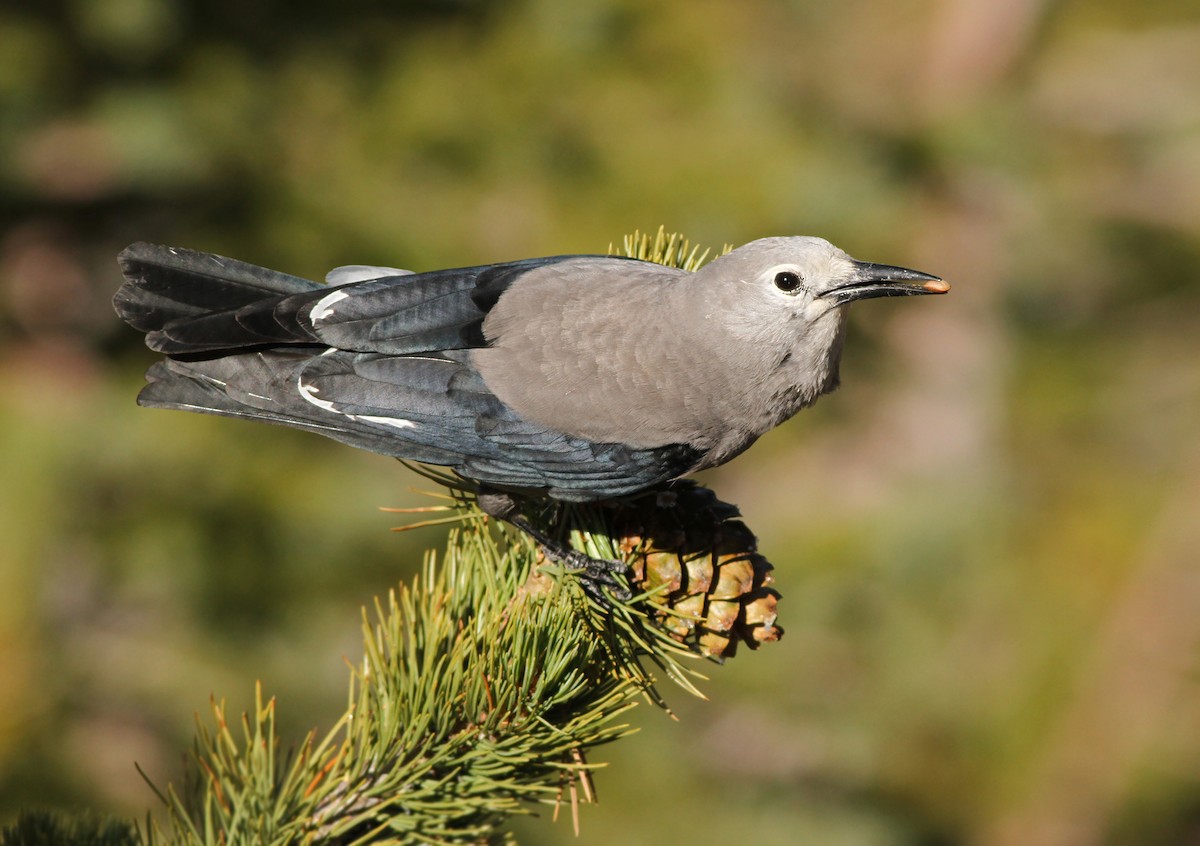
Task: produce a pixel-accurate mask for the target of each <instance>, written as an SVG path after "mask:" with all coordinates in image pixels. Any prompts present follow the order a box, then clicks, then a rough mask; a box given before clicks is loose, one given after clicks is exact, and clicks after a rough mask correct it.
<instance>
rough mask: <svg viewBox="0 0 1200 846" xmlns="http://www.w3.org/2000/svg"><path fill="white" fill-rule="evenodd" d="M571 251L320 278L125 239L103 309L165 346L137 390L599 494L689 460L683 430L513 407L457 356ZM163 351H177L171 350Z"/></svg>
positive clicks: (664, 475) (569, 495)
mask: <svg viewBox="0 0 1200 846" xmlns="http://www.w3.org/2000/svg"><path fill="white" fill-rule="evenodd" d="M570 258H573V257H571V256H555V257H550V258H542V259H528V260H525V261H517V262H510V263H507V264H499V265H488V266H483V267H468V268H458V269H453V270H442V271H435V272H432V273H420V274H412V275H404V276H389V277H382V278H378V279H368V280H364V281H359V282H351V283H349V284H346V285H342V286H338V287H331V286H323V285H318V284H316V283H314V282H310V281H308V280H305V279H301V278H298V277H295V276H289V275H287V274H283V273H277V272H275V271H271V270H267V269H265V268H260V267H255V266H254V265H250V264H246V263H244V262H239V261H234V260H232V259H226V258H222V257H220V256H213V255H209V254H206V253H198V252H194V251H191V250H179V249H173V248H168V247H156V246H153V245H148V244H135V245H134V246H132V247H130V248H129V249H127V250H126V251H125V252H123V253H122V254H121V259H120V262H121V267H122V270H123V271H124V272H125V276H126V280H127V281H126V282H125V284H124V285H123V286H122V287H121V289H120V290H119V291H118V292H117V295H116V297H115V298H114V304H115V306H116V309H117V312H118V313H119V314H120V315H121V317H122V318H124V319H125V320H126V321H127V322H129V323H130V324H131V325H132V326H134V327H135V328H137V329H140V330H141V331H143V332H146V333H147V343H148V344H149V345H150V346H151V347H152V348H153V349H157V350H159V351H161V352H164V353H167V354H168V355H169V356H171V357H169V358H168V359H167V360H166V361H163V362H160V363H158V364H156V365H154V366H153V367H151V368H150V370H149V372H148V373H147V379H148V381H149V384H148V385H147V386H146V387H145V388H144V389H143V391H142V393H141V395H140V396H139V398H138V400H139V402H140V403H141V404H143V405H148V406H157V407H164V408H180V409H187V410H191V411H200V412H204V413H210V414H218V415H224V416H229V417H240V418H248V419H257V420H264V421H267V422H271V423H277V424H281V425H284V426H291V427H294V428H298V429H303V430H307V431H311V432H316V433H318V434H322V435H325V436H326V437H330V438H333V439H335V440H338V441H341V442H343V443H347V444H350V445H352V446H356V447H359V448H361V449H366V450H370V451H372V452H377V453H382V454H384V455H391V456H396V457H398V458H405V459H410V460H414V461H423V462H428V463H431V464H441V465H446V466H449V467H453V468H454V469H455V470H456V471H457V472H458V473H460V474H461V475H463V476H465V477H467V478H471V479H476V480H478V481H480V482H485V483H488V484H492V485H496V486H499V487H507V488H519V489H537V490H542V491H547V492H549V493H550V494H551V495H552V496H555V497H557V498H559V499H565V500H589V499H602V498H607V497H611V496H618V495H621V494H627V493H632V492H634V491H637V490H641V489H643V488H645V487H648V486H650V485H653V484H656V483H658V482H662V481H666V480H668V479H673V478H675V477H677V476H680V475H683V474H684V473H686V472H688V471H689V470H690V469H691V468H692V467H694V466H696V464H697V463H698V461H699V458H700V454H699V453H698V452H697V451H696V450H695V449H693V448H691V447H688V446H686V445H667V446H664V447H660V448H656V449H641V450H638V449H631V448H629V447H626V446H624V445H622V444H598V443H595V442H592V441H588V440H585V439H582V438H575V437H571V436H569V435H566V434H563V433H562V432H558V431H555V430H552V429H548V428H546V427H544V426H540V425H538V424H536V423H531V422H530V421H527V420H524V419H522V418H521V417H519V416H518V415H517V414H516V413H515V412H514V411H513V410H512V409H511V408H509V407H508V406H506V405H505V404H504V403H503V402H502V401H501V400H500V399H499V398H497V397H496V396H495V395H494V394H493V393H492V392H491V391H490V390H489V389H488V387H487V385H486V384H485V383H484V381H483V379H482V378H481V377H480V375H479V373H478V372H477V371H476V370H475V369H474V367H473V366H472V364H471V360H470V354H469V350H470V349H471V348H473V347H478V346H482V345H483V344H484V343H485V341H484V338H483V333H482V328H481V326H482V322H483V319H484V318H485V317H486V315H487V313H488V311H489V310H490V309H491V308H492V306H494V305H495V303H496V302H497V301H498V299H499V298H500V296H501V295H502V294H503V293H504V291H506V290H508V288H509V287H510V286H511V285H512V284H513V283H514V282H515V281H516V280H517V279H519V278H520V277H521V275H522V274H525V273H527V272H529V271H530V270H533V269H536V268H539V267H544V266H547V265H550V264H554V263H557V262H561V261H565V260H567V259H570ZM179 356H186V359H184V358H180V357H179Z"/></svg>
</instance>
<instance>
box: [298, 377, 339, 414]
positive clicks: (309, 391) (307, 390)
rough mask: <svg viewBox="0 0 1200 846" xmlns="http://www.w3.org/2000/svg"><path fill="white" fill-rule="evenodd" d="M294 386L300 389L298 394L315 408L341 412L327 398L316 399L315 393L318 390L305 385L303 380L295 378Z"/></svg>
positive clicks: (336, 412)
mask: <svg viewBox="0 0 1200 846" xmlns="http://www.w3.org/2000/svg"><path fill="white" fill-rule="evenodd" d="M296 387H297V388H299V390H300V396H302V397H304V398H305V399H306V400H308V401H309V402H311V403H312V404H313V405H315V406H316V407H317V408H323V409H325V410H326V411H332V412H333V413H335V414H340V413H341V412H339V411H338V410H337V409H336V408H334V407H333V403H331V402H330V401H329V400H323V399H318V398H317V396H316V395H317V394H318V393H319V391H318V390H317V389H316V388H314V387H313V386H312V385H306V384H304V382H303V381H301V380H296Z"/></svg>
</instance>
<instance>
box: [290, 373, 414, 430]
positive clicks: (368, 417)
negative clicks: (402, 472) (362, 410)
mask: <svg viewBox="0 0 1200 846" xmlns="http://www.w3.org/2000/svg"><path fill="white" fill-rule="evenodd" d="M296 387H297V388H298V389H299V391H300V396H302V397H304V399H306V400H308V401H309V402H311V403H312V404H313V405H315V406H316V407H317V408H321V409H324V410H325V411H332V412H333V413H334V414H340V415H342V416H343V417H346V418H348V419H350V420H356V421H357V420H365V421H366V422H368V423H378V424H380V425H383V426H391V427H393V428H395V429H415V428H416V426H417V424H416V423H414V422H413V421H411V420H405V419H404V418H403V417H383V416H380V415H375V414H347V413H346V412H344V411H341V410H340V409H338V408H335V407H334V404H333V403H332V402H330V401H329V400H323V399H321V398H320V397H318V396H317V394H319V393H320V390H319V389H318V388H314V387H313V386H312V385H306V384H304V382H303V381H302V380H297V381H296Z"/></svg>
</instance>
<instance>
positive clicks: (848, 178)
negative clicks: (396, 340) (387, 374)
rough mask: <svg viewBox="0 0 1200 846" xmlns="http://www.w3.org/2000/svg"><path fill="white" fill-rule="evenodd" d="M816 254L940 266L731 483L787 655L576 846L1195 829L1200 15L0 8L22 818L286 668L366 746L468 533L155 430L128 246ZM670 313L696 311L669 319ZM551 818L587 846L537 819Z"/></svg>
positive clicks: (641, 773) (391, 472)
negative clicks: (774, 242) (635, 241)
mask: <svg viewBox="0 0 1200 846" xmlns="http://www.w3.org/2000/svg"><path fill="white" fill-rule="evenodd" d="M659 224H666V225H667V227H668V229H671V230H680V231H682V232H684V233H685V234H687V235H688V236H689V237H691V238H692V239H694V240H696V241H699V242H701V243H704V244H709V245H712V246H714V247H720V246H721V245H722V244H724V243H726V242H730V243H734V244H738V243H742V242H744V241H747V240H750V239H752V238H755V237H759V236H763V235H768V234H795V233H810V234H821V235H824V236H826V237H828V238H829V239H830V240H833V241H834V242H835V243H838V244H839V245H841V246H843V247H845V248H846V249H847V250H848V251H850V252H851V253H852V254H853V255H855V256H857V257H860V258H863V259H869V260H874V261H882V262H887V263H894V264H904V265H909V266H913V267H917V268H921V269H923V270H927V271H930V272H934V273H938V274H941V275H944V276H945V277H946V278H948V279H949V280H951V281H952V282H953V283H954V285H955V287H954V291H953V293H952V294H951V295H950V296H949V297H943V298H938V299H936V300H932V299H928V300H927V299H922V300H904V301H874V302H869V303H865V304H862V305H860V306H856V307H855V308H854V312H853V314H852V316H851V323H852V327H851V338H850V341H849V344H848V350H847V354H846V360H845V362H844V365H843V382H844V387H843V388H842V389H841V390H840V391H839V392H838V393H837V394H835V395H834V396H833V397H830V398H827V399H825V400H823V401H822V402H821V403H820V404H819V405H818V406H817V407H816V408H814V409H812V410H811V411H809V412H806V413H804V414H802V415H800V417H799V418H798V419H796V420H795V421H793V422H791V423H789V424H788V425H786V426H784V427H783V428H782V429H780V430H778V431H776V432H774V433H772V434H771V435H769V436H767V437H765V438H764V439H763V440H762V442H761V443H760V444H759V445H758V446H756V447H755V448H754V449H753V450H751V451H750V452H749V453H748V454H746V455H745V456H743V457H741V458H739V459H738V460H737V461H736V462H734V463H733V465H732V466H728V467H726V468H722V469H720V470H719V471H716V472H712V473H710V474H709V475H708V477H707V480H706V481H708V482H710V483H711V484H713V485H714V486H715V487H716V488H717V490H718V491H719V492H720V493H721V494H722V496H723V497H724V498H725V499H727V500H731V501H734V502H737V503H738V504H739V505H740V506H741V508H742V510H743V512H744V513H745V515H746V517H747V520H748V522H749V523H750V525H751V526H752V527H753V528H754V529H755V530H756V531H757V532H758V534H759V536H760V539H761V547H762V549H763V551H764V552H766V553H767V554H768V555H769V557H770V558H771V559H772V560H773V561H774V562H775V564H776V566H777V569H778V584H779V587H780V588H781V590H782V591H783V594H784V601H783V603H782V605H781V614H782V617H781V620H782V622H783V624H784V625H785V627H786V628H787V636H786V638H785V639H784V640H783V642H782V643H780V644H778V645H772V646H770V648H765V649H763V650H761V651H759V652H757V653H745V652H743V653H742V654H740V655H739V656H738V657H737V658H736V659H735V660H734V661H732V662H730V663H728V664H727V665H725V666H723V667H715V666H714V667H712V668H711V676H712V680H711V682H710V683H709V684H708V685H707V687H706V690H707V692H708V694H709V695H710V697H711V701H709V702H700V701H694V700H690V699H689V698H688V697H687V695H686V694H684V693H682V692H676V693H674V694H671V693H670V691H667V692H668V695H669V696H670V698H671V701H672V703H673V705H674V706H675V708H676V710H677V712H678V715H679V717H680V719H679V720H678V721H677V722H675V721H672V720H670V719H668V718H667V717H665V716H664V715H663V714H661V713H659V712H657V711H655V710H654V709H652V708H649V707H645V708H640V709H638V712H637V713H636V714H635V716H634V720H635V722H636V723H637V724H639V725H640V726H642V729H643V730H642V732H641V733H640V734H638V735H637V736H636V737H634V738H632V739H629V740H625V741H623V742H622V743H620V744H616V745H614V746H612V747H609V748H608V749H605V750H602V752H603V753H605V754H603V755H602V756H597V757H603V758H604V759H606V760H609V761H611V766H610V767H609V768H608V769H607V770H605V771H603V772H602V773H600V774H599V776H598V779H597V781H598V787H599V792H600V798H601V804H600V805H599V806H598V807H588V808H585V809H584V810H583V815H582V825H583V834H582V836H581V837H580V838H579V840H578V841H575V842H578V843H580V844H599V843H628V844H649V843H660V842H664V841H666V842H671V841H674V840H680V839H683V838H688V839H691V838H696V839H701V840H704V841H707V842H745V843H755V844H785V843H786V844H794V843H805V844H808V843H812V844H831V845H832V846H841V845H842V844H846V846H852V845H853V846H860V845H861V846H877V845H878V846H882V845H883V844H928V845H929V846H933V844H983V845H984V846H1016V844H1022V846H1024V845H1026V844H1032V846H1039V845H1040V844H1129V846H1135V845H1136V846H1155V845H1156V844H1181V843H1200V684H1198V677H1200V676H1198V673H1200V663H1198V661H1197V658H1198V650H1197V647H1198V646H1200V273H1198V267H1200V10H1198V9H1197V7H1196V5H1195V4H1193V3H1187V2H1179V0H1138V2H1134V0H1063V2H1049V0H1014V1H1013V2H1003V3H1000V2H992V0H899V2H884V0H807V2H799V0H795V1H794V2H769V0H741V2H738V3H723V2H713V1H712V0H578V2H575V0H572V2H564V0H516V2H500V0H457V2H454V1H453V0H445V1H444V2H439V0H408V1H407V2H403V1H398V2H390V3H385V2H370V0H341V2H336V3H335V2H325V1H324V0H306V2H297V0H291V1H290V2H284V0H237V2H234V1H233V0H5V3H4V4H3V7H2V8H0V467H2V469H0V474H2V482H0V498H2V501H0V822H2V821H4V820H8V819H11V818H12V817H13V816H14V815H15V814H16V813H17V811H18V809H19V808H21V807H23V806H39V807H57V808H64V809H76V810H78V809H85V808H86V809H92V810H96V811H100V812H106V813H118V814H127V815H135V814H136V815H140V814H143V813H144V812H145V811H146V810H147V809H149V808H151V807H152V806H154V805H155V800H154V797H153V795H152V793H151V791H150V790H149V788H148V787H147V786H146V785H145V784H144V783H143V782H142V780H141V778H140V777H139V775H138V773H137V772H136V770H135V769H134V762H135V761H136V762H137V763H138V764H139V765H140V766H141V767H142V768H143V769H144V770H145V771H146V772H147V773H148V774H149V776H150V777H151V778H152V779H154V780H155V781H156V782H157V783H159V784H162V783H164V782H166V781H168V780H170V779H172V778H174V777H177V775H178V772H179V761H180V757H181V756H182V754H183V752H184V750H185V749H186V748H187V747H188V745H189V742H190V737H191V730H192V720H193V714H194V713H195V712H196V711H204V710H205V709H206V708H207V707H208V706H207V703H208V701H209V698H210V696H216V697H218V698H223V699H226V700H228V701H229V702H230V703H231V705H232V706H233V707H234V708H240V707H243V706H244V705H246V704H247V703H249V702H251V701H252V699H251V697H252V695H253V685H254V682H255V680H256V679H261V680H262V681H263V683H264V685H265V686H266V688H267V690H268V692H270V693H273V694H275V695H276V696H278V698H279V715H280V719H281V722H282V730H283V732H284V733H285V735H286V736H289V737H295V738H298V737H299V736H300V735H301V733H302V732H303V731H305V730H307V729H309V728H311V727H321V728H322V729H323V728H325V727H327V726H328V725H329V724H330V723H331V722H332V721H333V719H334V718H335V717H336V715H337V714H338V713H340V709H341V706H342V704H343V702H344V697H345V685H346V679H347V670H346V667H345V664H344V661H345V660H350V661H353V660H355V658H356V657H357V656H358V654H359V648H360V647H359V637H358V621H359V609H360V607H361V606H362V605H363V604H365V603H368V602H369V601H370V600H371V597H372V596H374V595H375V594H378V593H380V592H383V591H385V590H386V589H387V588H388V587H389V586H390V585H391V584H393V583H394V582H395V581H397V580H399V579H401V578H406V577H407V576H408V574H410V573H411V572H412V571H413V569H414V567H415V566H416V564H417V562H418V560H419V555H420V550H421V549H423V548H424V547H425V546H430V545H432V546H436V545H438V544H439V543H440V542H441V540H442V534H441V532H439V531H438V530H436V529H427V530H422V531H419V532H410V533H406V534H401V535H396V534H393V533H391V532H389V531H388V529H389V527H390V526H392V525H393V524H394V523H395V522H396V518H395V517H394V516H390V515H386V514H382V513H381V512H379V511H378V510H377V507H378V506H404V505H412V504H420V502H421V501H422V500H421V497H420V495H419V494H415V493H413V492H412V490H411V488H412V487H413V486H414V484H416V485H417V486H418V487H420V486H422V485H421V484H420V482H419V480H414V479H413V477H410V476H409V475H407V474H406V473H405V472H404V471H403V470H402V468H400V467H398V466H397V465H396V464H395V463H394V462H392V461H389V460H387V459H385V458H380V457H376V456H370V455H365V454H359V453H357V452H355V451H353V450H350V449H348V448H345V447H341V446H339V445H337V444H334V443H333V442H325V441H324V440H322V439H319V438H315V437H311V436H306V435H303V434H300V433H296V432H291V431H284V430H280V429H273V428H270V427H266V426H252V425H248V424H239V423H236V422H231V421H225V420H219V419H215V418H206V417H199V416H189V415H184V414H176V413H168V412H157V411H148V410H142V409H138V408H136V407H135V406H134V403H133V398H134V396H135V394H136V392H137V390H138V387H139V385H140V384H141V373H142V371H143V370H144V368H145V367H146V366H147V365H148V364H149V363H150V362H151V360H152V356H151V354H150V353H149V352H148V351H146V350H145V349H144V348H143V347H142V346H141V339H140V337H139V336H138V335H137V334H136V333H134V332H132V331H130V330H128V329H126V328H125V327H123V326H121V325H119V323H118V321H117V319H116V318H115V317H114V316H113V313H112V311H111V309H110V306H109V304H108V300H109V298H110V296H111V294H112V292H113V290H114V289H115V287H116V286H117V284H118V282H119V277H118V273H117V270H116V265H115V263H114V256H115V254H116V253H117V251H118V250H119V249H120V248H121V247H123V246H124V245H125V244H127V243H129V242H131V241H134V240H142V239H144V240H151V241H158V242H163V243H168V244H174V245H179V246H189V247H194V248H199V249H205V250H211V251H215V252H219V253H223V254H225V255H232V256H237V257H239V258H243V259H247V260H250V261H254V262H257V263H261V264H265V265H269V266H273V267H277V268H279V269H283V270H286V271H289V272H291V273H295V274H299V275H306V276H310V277H314V278H321V277H322V276H323V274H324V272H325V271H326V270H327V269H328V268H330V267H332V266H334V265H337V264H345V263H378V264H389V265H396V266H401V267H409V268H414V269H432V268H437V267H445V266H453V265H463V264H470V263H476V262H489V261H499V260H505V259H513V258H520V257H525V256H531V255H546V254H554V253H564V252H597V251H601V252H602V251H604V250H606V249H607V247H608V245H609V243H610V242H613V241H619V239H620V238H621V237H622V236H623V235H624V234H625V233H628V232H631V231H632V230H633V229H635V228H642V229H654V228H656V227H657V226H658V225H659ZM663 331H664V332H669V331H671V327H670V326H669V325H666V326H663ZM516 827H517V830H518V831H519V833H520V836H521V838H522V840H523V841H524V842H526V843H530V844H542V843H545V844H549V843H559V842H563V841H570V840H573V835H572V834H571V831H570V825H569V823H565V822H563V821H562V820H560V821H559V822H557V823H555V822H551V821H550V820H549V819H548V818H547V817H546V816H543V817H541V818H537V819H531V820H522V821H519V822H518V823H517V824H516Z"/></svg>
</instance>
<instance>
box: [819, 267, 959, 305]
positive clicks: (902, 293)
mask: <svg viewBox="0 0 1200 846" xmlns="http://www.w3.org/2000/svg"><path fill="white" fill-rule="evenodd" d="M854 266H855V270H856V271H857V278H855V279H854V281H852V282H847V283H846V284H845V285H839V286H838V287H836V288H832V289H830V290H828V291H826V292H825V293H824V294H822V296H823V297H825V298H826V299H831V300H833V302H834V303H835V304H836V305H845V304H846V303H850V302H854V301H855V300H867V299H870V298H871V297H911V296H915V295H917V294H944V293H946V292H947V291H949V290H950V285H949V284H947V283H946V282H944V281H943V280H941V279H939V278H938V277H937V276H930V275H929V274H928V273H922V272H921V271H919V270H909V269H908V268H906V267H893V266H892V265H890V264H872V263H871V262H868V261H856V262H855V263H854Z"/></svg>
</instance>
